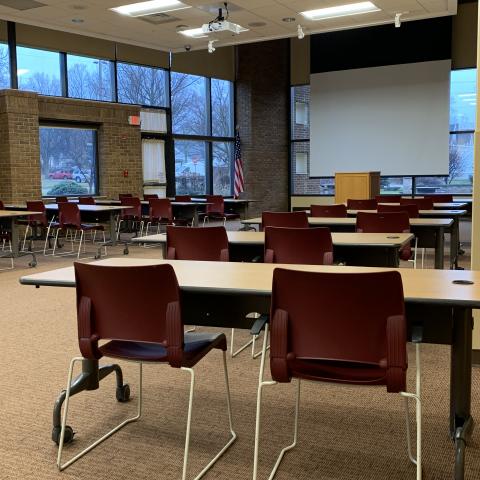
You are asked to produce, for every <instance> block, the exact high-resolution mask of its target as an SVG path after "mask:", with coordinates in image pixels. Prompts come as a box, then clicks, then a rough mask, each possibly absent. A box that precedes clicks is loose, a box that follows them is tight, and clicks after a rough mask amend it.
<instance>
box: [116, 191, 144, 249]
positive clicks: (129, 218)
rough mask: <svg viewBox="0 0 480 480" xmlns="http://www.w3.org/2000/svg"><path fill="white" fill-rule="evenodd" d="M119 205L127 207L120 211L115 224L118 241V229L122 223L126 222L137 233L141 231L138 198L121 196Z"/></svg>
mask: <svg viewBox="0 0 480 480" xmlns="http://www.w3.org/2000/svg"><path fill="white" fill-rule="evenodd" d="M120 205H123V206H126V207H127V206H128V207H130V208H125V209H123V210H122V211H121V213H120V217H119V220H118V224H117V239H120V227H121V226H122V223H123V222H128V223H130V224H131V225H132V227H133V229H134V230H135V231H136V232H138V231H140V232H142V231H143V217H142V202H141V201H140V199H139V198H138V197H130V196H122V198H121V199H120Z"/></svg>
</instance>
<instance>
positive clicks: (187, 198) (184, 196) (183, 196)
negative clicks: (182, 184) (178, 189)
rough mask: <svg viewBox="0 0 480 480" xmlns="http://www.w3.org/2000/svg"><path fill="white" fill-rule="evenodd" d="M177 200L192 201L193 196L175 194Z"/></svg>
mask: <svg viewBox="0 0 480 480" xmlns="http://www.w3.org/2000/svg"><path fill="white" fill-rule="evenodd" d="M175 201H176V202H191V201H192V197H191V196H190V195H175Z"/></svg>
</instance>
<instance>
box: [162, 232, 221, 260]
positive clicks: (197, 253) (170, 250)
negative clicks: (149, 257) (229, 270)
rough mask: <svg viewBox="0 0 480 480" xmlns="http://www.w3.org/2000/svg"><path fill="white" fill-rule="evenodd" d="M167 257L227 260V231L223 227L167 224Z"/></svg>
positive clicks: (174, 258) (171, 258)
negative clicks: (193, 226)
mask: <svg viewBox="0 0 480 480" xmlns="http://www.w3.org/2000/svg"><path fill="white" fill-rule="evenodd" d="M167 258H168V259H169V260H207V261H220V262H228V260H229V253H228V237H227V231H226V230H225V227H209V228H201V227H197V228H192V227H174V226H172V225H167Z"/></svg>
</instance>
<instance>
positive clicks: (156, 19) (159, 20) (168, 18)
mask: <svg viewBox="0 0 480 480" xmlns="http://www.w3.org/2000/svg"><path fill="white" fill-rule="evenodd" d="M0 1H1V0H0ZM136 18H137V20H142V21H144V22H148V23H151V24H152V25H163V24H164V23H170V22H178V21H179V20H180V19H179V18H177V17H173V16H172V15H167V14H166V13H154V14H153V15H143V16H141V17H136Z"/></svg>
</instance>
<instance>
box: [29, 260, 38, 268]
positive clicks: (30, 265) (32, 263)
mask: <svg viewBox="0 0 480 480" xmlns="http://www.w3.org/2000/svg"><path fill="white" fill-rule="evenodd" d="M28 266H29V267H32V268H34V267H36V266H37V262H33V261H32V262H30V263H29V264H28Z"/></svg>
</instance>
